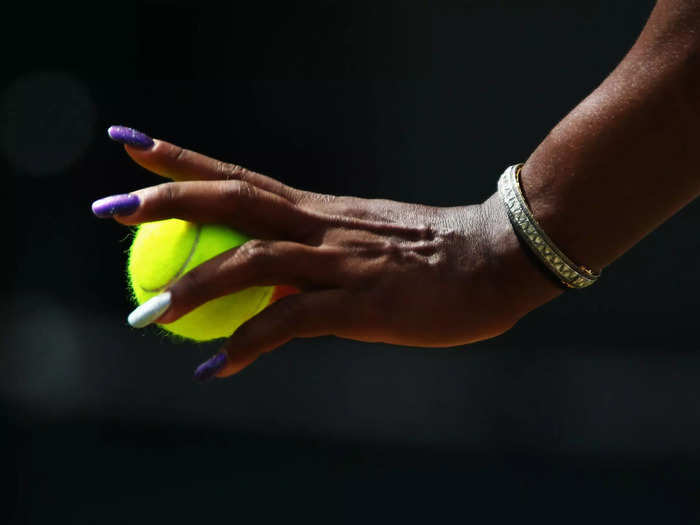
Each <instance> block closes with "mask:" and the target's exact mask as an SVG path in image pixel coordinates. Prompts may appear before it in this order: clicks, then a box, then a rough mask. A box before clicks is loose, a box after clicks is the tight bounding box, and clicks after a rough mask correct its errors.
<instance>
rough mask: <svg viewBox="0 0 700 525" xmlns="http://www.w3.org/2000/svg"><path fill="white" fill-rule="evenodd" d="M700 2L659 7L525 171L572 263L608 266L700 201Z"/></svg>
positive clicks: (532, 200)
mask: <svg viewBox="0 0 700 525" xmlns="http://www.w3.org/2000/svg"><path fill="white" fill-rule="evenodd" d="M699 43H700V2H698V1H696V0H660V1H659V2H658V3H657V5H656V7H655V8H654V10H653V12H652V14H651V16H650V18H649V21H648V22H647V24H646V26H645V28H644V30H643V32H642V33H641V35H640V37H639V39H638V40H637V42H636V43H635V45H634V46H633V48H632V49H631V50H630V52H629V53H628V54H627V56H626V57H625V58H624V60H623V61H622V62H621V63H620V64H619V65H618V67H617V68H616V69H615V70H614V71H613V72H612V73H611V74H610V75H609V76H608V78H606V79H605V81H604V82H603V83H602V84H601V86H600V87H598V88H597V89H596V90H595V91H594V92H593V93H591V95H589V96H588V97H587V98H586V99H585V100H583V101H582V102H581V103H580V104H579V105H578V106H577V107H576V108H575V109H574V110H573V111H572V112H571V113H570V114H569V115H568V116H567V117H566V118H564V120H562V121H561V122H560V123H559V124H558V125H557V126H556V127H555V128H554V129H553V130H552V131H551V132H550V133H549V135H548V136H547V137H546V138H545V140H544V141H543V142H542V143H541V144H540V145H539V147H538V148H537V149H536V150H535V151H534V153H532V155H531V156H530V158H529V159H527V162H526V163H525V165H524V167H523V170H522V175H521V180H522V188H523V193H524V196H525V198H526V199H527V201H528V204H529V206H530V209H531V210H532V212H533V215H534V216H535V217H536V218H537V220H538V222H539V223H540V225H541V226H542V227H543V229H544V231H545V232H547V234H548V235H549V236H550V237H551V238H552V239H553V240H554V242H555V243H556V244H557V245H558V246H559V247H560V248H561V249H562V250H563V251H564V253H566V254H567V255H568V256H569V257H570V258H571V259H572V260H574V261H575V262H576V263H578V264H583V265H586V266H588V267H590V268H591V269H593V270H594V271H599V270H600V269H602V268H603V267H604V266H606V265H609V264H610V263H612V262H613V261H614V260H615V259H617V258H618V257H620V256H621V255H622V254H623V253H625V252H626V251H627V250H629V249H630V248H631V247H632V246H633V245H634V244H636V243H637V242H638V241H639V240H641V239H642V238H643V237H644V236H645V235H647V234H648V233H650V232H652V231H653V230H654V229H655V228H657V227H658V226H659V225H660V224H661V223H663V222H664V221H665V220H667V219H668V218H669V217H671V216H672V215H673V214H674V213H676V212H677V211H678V210H680V209H681V208H682V207H683V206H685V205H686V204H688V203H689V202H691V201H692V200H693V199H695V198H696V197H697V196H698V194H699V193H700V169H699V168H698V164H699V163H700V60H699Z"/></svg>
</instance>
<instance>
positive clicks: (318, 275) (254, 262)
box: [158, 239, 340, 324]
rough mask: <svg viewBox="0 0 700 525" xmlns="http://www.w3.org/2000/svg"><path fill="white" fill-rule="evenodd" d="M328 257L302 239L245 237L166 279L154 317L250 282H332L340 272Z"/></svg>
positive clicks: (167, 319) (164, 318)
mask: <svg viewBox="0 0 700 525" xmlns="http://www.w3.org/2000/svg"><path fill="white" fill-rule="evenodd" d="M333 259H334V256H333V255H331V254H330V253H329V252H328V251H327V250H322V249H320V248H316V247H311V246H307V245H304V244H298V243H294V242H286V241H262V240H258V239H254V240H251V241H248V242H247V243H245V244H243V245H241V246H239V247H237V248H234V249H232V250H229V251H227V252H224V253H222V254H220V255H218V256H216V257H214V258H212V259H209V260H208V261H205V262H204V263H202V264H200V265H199V266H197V267H195V268H193V269H192V270H190V271H189V272H187V273H186V274H184V275H183V276H182V277H181V278H180V279H178V280H177V281H176V282H175V283H174V284H173V285H171V286H170V287H169V288H168V291H169V292H170V306H169V307H168V310H167V311H166V312H165V313H164V314H162V315H160V317H159V319H158V323H161V324H167V323H171V322H173V321H176V320H177V319H179V318H180V317H182V316H183V315H185V314H187V313H188V312H190V311H192V310H194V309H195V308H197V307H198V306H201V305H202V304H204V303H206V302H208V301H211V300H213V299H216V298H218V297H222V296H224V295H228V294H231V293H234V292H237V291H240V290H243V289H245V288H249V287H251V286H274V285H279V284H284V285H292V286H294V287H296V288H297V289H309V288H320V287H326V288H328V287H331V286H334V285H336V284H337V283H338V281H339V280H340V277H339V276H338V275H336V273H337V270H336V269H335V268H336V265H335V264H334V262H335V261H334V260H333ZM284 299H286V297H282V298H280V299H279V301H283V300H284Z"/></svg>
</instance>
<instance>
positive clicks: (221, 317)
mask: <svg viewBox="0 0 700 525" xmlns="http://www.w3.org/2000/svg"><path fill="white" fill-rule="evenodd" d="M247 240H248V237H246V236H245V235H242V234H241V233H238V232H236V231H233V230H231V229H230V228H227V227H225V226H219V225H213V224H195V223H192V222H187V221H182V220H179V219H167V220H164V221H156V222H148V223H144V224H142V225H141V226H139V227H138V230H137V231H136V235H135V237H134V240H133V242H132V244H131V248H130V249H129V263H128V276H129V285H130V287H131V291H132V297H133V298H134V301H135V302H136V303H138V304H143V303H144V302H146V301H148V300H149V299H150V298H151V297H154V296H156V295H158V294H159V293H161V292H163V291H164V290H165V289H166V288H167V287H168V286H170V285H171V284H172V283H174V282H175V281H176V280H177V279H179V278H180V277H182V276H183V275H184V274H185V273H187V272H188V271H190V270H191V269H192V268H194V267H195V266H198V265H200V264H202V263H203V262H204V261H206V260H208V259H211V258H212V257H214V256H216V255H218V254H220V253H222V252H224V251H226V250H230V249H231V248H235V247H236V246H240V245H241V244H243V243H245V242H246V241H247ZM273 290H274V287H273V286H254V287H251V288H247V289H245V290H241V291H239V292H236V293H233V294H230V295H226V296H224V297H220V298H218V299H213V300H211V301H209V302H207V303H205V304H203V305H201V306H199V307H198V308H196V309H194V310H192V311H191V312H189V313H187V314H185V315H184V316H182V317H181V318H180V319H178V320H177V321H175V322H173V323H168V324H163V325H159V326H160V327H161V328H163V329H165V330H167V331H168V332H171V333H173V334H175V335H178V336H181V337H184V338H186V339H193V340H195V341H208V340H210V339H218V338H220V337H228V336H229V335H231V334H232V333H233V332H234V331H235V330H236V329H237V328H238V327H239V326H240V325H241V324H243V323H244V322H245V321H247V320H248V319H250V318H251V317H253V316H254V315H255V314H257V313H258V312H259V311H260V310H262V309H263V308H265V307H266V306H267V305H268V304H269V302H270V298H271V296H272V292H273Z"/></svg>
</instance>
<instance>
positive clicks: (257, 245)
mask: <svg viewBox="0 0 700 525" xmlns="http://www.w3.org/2000/svg"><path fill="white" fill-rule="evenodd" d="M698 26H700V0H698V1H690V0H661V1H660V2H659V3H658V5H657V6H656V8H655V9H654V11H653V13H652V16H651V17H650V20H649V22H648V23H647V25H646V27H645V28H644V31H643V33H642V34H641V36H640V38H639V40H638V42H637V43H636V44H635V45H634V47H633V49H632V50H631V51H630V52H629V54H628V55H627V56H626V57H625V59H624V60H623V61H622V62H621V64H620V65H619V66H618V67H617V68H616V69H615V71H614V72H613V73H612V74H611V75H610V76H609V77H608V78H607V79H606V80H605V82H604V83H603V84H602V85H601V86H600V87H599V88H598V89H597V90H596V91H595V92H594V93H592V94H591V95H590V96H589V97H588V98H586V100H584V101H583V102H582V103H581V104H579V106H578V107H576V108H575V109H574V111H572V112H571V114H570V115H568V116H567V117H566V118H565V119H564V120H563V121H562V122H561V123H560V124H559V125H558V126H557V127H556V128H555V129H554V130H553V131H552V132H551V133H550V134H549V136H548V137H547V138H546V139H545V140H544V141H543V142H542V144H541V145H540V146H539V147H538V148H537V150H536V151H535V152H534V153H533V154H532V155H531V157H530V158H529V159H528V160H527V162H526V164H525V167H524V170H523V173H522V183H523V188H524V194H525V198H526V199H527V200H528V202H529V206H530V208H531V209H532V211H533V213H534V215H535V217H536V218H537V220H538V222H540V224H541V225H542V227H543V228H544V230H545V231H546V232H547V233H548V235H549V236H550V237H551V238H552V239H553V241H554V242H555V243H556V244H557V245H558V246H559V247H560V248H561V249H562V250H563V251H564V253H566V254H567V255H568V256H569V257H570V258H571V259H573V260H574V261H575V262H576V263H578V264H583V265H586V266H588V267H590V268H592V269H593V270H595V271H598V270H600V269H601V268H602V267H604V266H605V265H607V264H610V263H611V262H612V261H614V260H615V259H616V258H617V257H619V256H620V255H621V254H622V253H624V252H625V251H627V250H628V249H629V248H630V247H631V246H633V245H634V244H635V243H636V242H638V241H639V240H640V239H641V238H642V237H644V235H646V234H647V233H649V232H650V231H652V230H653V229H654V228H656V227H657V226H658V225H659V224H661V223H662V222H663V221H664V220H666V219H667V218H668V217H670V216H671V215H673V213H675V212H676V211H677V210H679V209H680V208H681V207H682V206H683V205H685V204H687V203H688V202H690V201H691V200H692V199H694V198H695V197H696V196H697V194H698V192H699V191H700V177H699V176H697V175H696V173H695V172H694V169H693V168H694V164H695V162H696V161H697V160H700V159H698V158H697V157H700V153H699V152H700V148H699V147H698V145H700V140H699V139H700V120H699V118H700V112H699V111H698V110H699V109H700V103H699V102H698V98H697V96H696V90H695V88H696V86H697V87H700V72H698V67H697V66H696V65H695V63H694V62H695V60H696V58H695V57H696V54H697V53H698V42H697V40H698V39H696V35H695V33H696V27H698ZM111 136H112V138H113V139H115V140H117V141H119V142H122V143H125V148H126V151H127V153H128V154H129V155H130V156H131V157H132V159H133V160H134V161H135V162H137V163H138V164H140V165H142V166H143V167H145V168H147V169H149V170H150V171H153V172H155V173H158V174H160V175H162V176H164V177H167V178H170V179H172V180H173V181H174V182H169V183H165V184H160V185H158V186H152V187H149V188H144V189H141V190H138V191H136V192H133V193H132V194H131V195H130V196H128V197H124V196H114V197H110V198H107V199H105V200H104V201H100V202H99V204H98V205H97V206H96V207H94V208H93V210H94V211H95V213H96V214H98V215H99V216H114V217H115V218H116V219H117V220H118V221H119V222H121V223H123V224H126V225H134V224H139V223H141V222H147V221H153V220H159V219H165V218H170V217H177V218H181V219H185V220H190V221H194V222H202V223H211V222H214V223H220V224H227V225H230V226H231V227H233V228H236V229H241V230H242V231H244V232H246V233H249V234H250V235H252V236H254V237H257V240H255V241H250V242H249V243H246V244H245V245H243V246H242V247H240V248H235V249H233V250H230V251H229V252H225V253H223V254H221V255H219V256H217V257H215V258H213V259H211V260H210V261H207V262H205V263H203V264H202V265H200V266H198V267H197V268H195V269H193V270H191V271H190V272H188V273H187V274H185V275H184V276H183V277H182V278H180V279H179V280H178V281H176V282H175V283H173V285H172V286H170V287H169V292H171V294H170V295H171V299H172V300H171V302H169V303H168V305H167V309H166V310H165V311H163V310H159V309H155V308H154V309H153V317H152V319H150V320H151V321H154V322H158V323H163V324H165V323H169V322H173V321H175V320H177V319H178V318H180V317H182V316H183V315H186V314H187V313H188V312H189V311H191V310H192V309H194V308H196V307H197V306H199V305H201V304H203V303H204V302H206V301H209V300H211V299H214V298H216V297H220V296H222V295H225V294H228V293H232V292H235V291H237V290H240V289H244V288H247V287H249V286H256V285H276V284H286V285H291V286H294V287H295V288H297V289H298V290H299V291H300V293H297V294H294V295H290V296H287V297H284V298H282V299H281V300H279V301H277V302H275V303H274V304H272V305H270V306H268V307H267V308H266V309H265V310H263V311H262V312H260V313H259V314H258V315H256V316H255V317H253V318H252V319H250V320H249V321H248V322H246V323H244V324H243V325H242V326H241V327H240V328H239V329H238V330H237V331H236V332H235V333H234V334H233V335H232V336H231V337H230V338H229V340H228V341H227V342H226V343H225V344H224V347H223V349H222V352H221V353H220V354H218V355H217V356H215V357H214V358H212V359H211V360H210V361H208V362H207V363H206V364H204V365H203V366H202V367H200V369H199V371H198V373H197V376H198V377H200V378H207V377H211V376H212V375H217V376H219V377H224V376H227V375H231V374H234V373H236V372H238V371H239V370H241V369H243V368H245V367H246V366H248V365H249V364H251V363H252V362H253V361H255V359H256V358H257V357H258V356H260V355H261V354H262V353H265V352H269V351H271V350H273V349H275V348H277V347H279V346H281V345H283V344H284V343H285V342H287V341H288V340H290V339H292V338H296V337H315V336H321V335H336V336H339V337H344V338H349V339H356V340H359V341H381V342H386V343H393V344H401V345H411V346H431V347H438V346H454V345H460V344H466V343H470V342H474V341H479V340H482V339H486V338H489V337H494V336H496V335H498V334H501V333H503V332H504V331H506V330H508V329H509V328H510V327H512V326H513V324H514V323H516V322H517V321H518V320H519V319H520V318H522V317H523V316H524V315H526V314H527V313H528V312H529V311H531V310H533V309H534V308H537V307H538V306H540V305H542V304H544V303H546V302H548V301H550V300H551V299H553V298H554V297H556V296H558V295H559V294H561V293H562V288H561V287H560V286H558V285H557V283H555V282H554V280H553V279H552V278H551V275H549V274H548V272H547V270H545V269H544V268H543V267H542V265H540V264H539V263H538V262H537V261H535V260H534V259H533V257H532V255H531V254H530V253H529V252H528V250H527V248H524V247H523V246H522V245H521V244H520V242H519V240H518V238H517V236H516V234H515V232H514V231H513V228H512V227H511V225H510V222H509V220H508V217H507V215H506V211H505V208H504V206H503V204H502V202H501V201H500V197H499V195H498V194H494V195H492V196H491V197H490V198H489V199H488V200H487V201H486V202H484V203H483V204H481V205H473V206H461V207H455V208H436V207H431V206H423V205H419V204H408V203H400V202H394V201H389V200H378V199H359V198H354V197H336V196H331V195H321V194H317V193H313V192H308V191H303V190H299V189H296V188H292V187H289V186H286V185H285V184H283V183H281V182H279V181H277V180H275V179H272V178H270V177H266V176H264V175H261V174H258V173H255V172H252V171H249V170H246V169H244V168H242V167H240V166H236V165H233V164H226V163H224V162H221V161H218V160H216V159H212V158H209V157H205V156H204V155H201V154H199V153H196V152H193V151H189V150H184V149H182V148H180V147H178V146H175V145H173V144H169V143H167V142H165V141H162V140H152V139H150V138H148V137H145V136H143V135H142V134H140V133H138V132H134V131H133V130H124V129H121V130H117V131H115V132H114V133H113V134H112V135H111ZM497 176H498V174H494V186H495V185H496V180H497ZM146 304H148V303H146Z"/></svg>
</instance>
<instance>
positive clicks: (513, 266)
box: [480, 192, 564, 321]
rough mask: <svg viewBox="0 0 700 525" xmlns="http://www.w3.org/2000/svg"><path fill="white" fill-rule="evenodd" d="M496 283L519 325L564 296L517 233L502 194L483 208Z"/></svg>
mask: <svg viewBox="0 0 700 525" xmlns="http://www.w3.org/2000/svg"><path fill="white" fill-rule="evenodd" d="M480 211H481V216H482V224H483V225H484V229H485V232H484V235H485V238H486V246H487V249H488V258H489V263H490V264H489V267H490V268H491V270H492V271H493V275H492V279H493V281H494V282H497V283H498V287H497V289H498V290H499V293H500V294H502V296H503V298H504V300H505V301H506V304H509V305H511V306H512V311H513V312H514V314H515V317H516V319H515V320H516V321H517V319H520V318H521V317H523V316H524V315H525V314H527V313H528V312H530V311H532V310H534V309H535V308H537V307H539V306H541V305H543V304H545V303H547V302H549V301H551V300H552V299H554V298H556V297H558V296H559V295H561V294H562V293H563V292H564V289H563V288H562V285H561V284H560V283H558V282H557V280H556V278H555V277H554V276H553V275H552V274H551V272H550V271H549V270H548V269H546V268H545V267H544V265H543V264H542V263H541V262H540V261H539V260H537V258H536V257H535V255H534V254H533V253H532V252H531V250H530V248H529V247H528V246H527V245H525V244H524V243H523V241H522V240H521V239H520V238H519V237H518V235H517V234H516V233H515V230H514V229H513V226H512V224H511V222H510V219H509V218H508V213H507V211H506V209H505V206H504V204H503V202H502V200H501V196H500V195H499V194H498V192H495V193H494V194H492V195H491V196H490V197H489V198H488V199H487V200H485V201H484V202H483V203H482V204H481V205H480Z"/></svg>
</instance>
